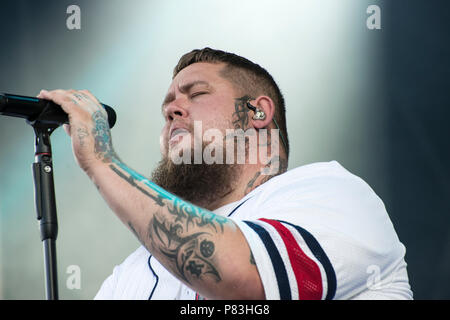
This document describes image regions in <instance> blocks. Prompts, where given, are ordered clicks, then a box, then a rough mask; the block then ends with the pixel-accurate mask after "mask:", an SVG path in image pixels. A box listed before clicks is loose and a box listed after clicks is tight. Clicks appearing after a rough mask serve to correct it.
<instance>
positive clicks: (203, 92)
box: [191, 91, 208, 99]
mask: <svg viewBox="0 0 450 320" xmlns="http://www.w3.org/2000/svg"><path fill="white" fill-rule="evenodd" d="M207 93H208V92H206V91H198V92H194V93H193V94H191V99H192V98H195V97H198V96H200V95H202V94H207Z"/></svg>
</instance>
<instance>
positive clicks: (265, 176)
mask: <svg viewBox="0 0 450 320" xmlns="http://www.w3.org/2000/svg"><path fill="white" fill-rule="evenodd" d="M266 169H270V165H266V166H263V165H260V164H258V165H244V167H243V168H242V169H241V171H240V173H239V180H238V181H237V182H236V184H235V187H234V188H233V189H232V190H231V191H230V192H228V193H227V194H225V195H224V196H222V197H220V198H219V199H217V200H215V201H213V202H211V203H209V204H207V205H206V206H205V208H206V209H208V210H211V211H213V210H216V209H218V208H220V207H222V206H224V205H227V204H229V203H232V202H235V201H239V200H241V199H242V198H243V197H245V196H246V195H247V194H248V193H250V192H252V191H253V190H255V189H256V188H257V187H259V186H261V185H262V184H264V183H265V182H267V181H268V180H270V179H271V178H273V177H275V176H277V175H279V174H281V173H284V172H285V171H286V169H287V168H286V164H285V161H284V160H281V159H280V166H279V168H278V170H274V171H270V170H266Z"/></svg>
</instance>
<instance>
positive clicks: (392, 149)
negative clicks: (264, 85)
mask: <svg viewBox="0 0 450 320" xmlns="http://www.w3.org/2000/svg"><path fill="white" fill-rule="evenodd" d="M74 5H75V6H74ZM448 12H449V5H448V4H447V3H446V2H445V1H428V2H426V1H401V2H400V1H389V3H388V1H380V0H370V1H369V0H340V1H334V0H321V1H317V0H309V1H299V0H292V1H287V0H283V1H262V0H257V1H256V0H255V1H249V0H246V1H238V0H233V1H206V0H196V1H183V2H182V1H175V0H170V1H162V0H161V1H148V0H142V1H138V0H132V1H118V0H97V1H87V0H79V1H61V0H58V1H45V2H37V1H31V0H28V1H25V0H22V1H8V2H5V1H3V2H1V4H0V38H1V39H2V40H1V49H0V70H1V73H0V92H7V93H14V94H20V95H30V96H34V95H37V94H38V92H39V91H40V90H41V89H57V88H63V89H70V88H73V89H88V90H90V91H91V92H92V93H93V94H94V95H95V96H96V97H98V99H99V100H100V101H102V102H104V103H106V104H109V105H111V106H113V107H114V108H115V110H116V112H117V117H118V119H117V124H116V126H115V127H114V129H113V130H112V136H113V143H114V147H115V149H116V151H117V153H118V154H119V156H120V157H121V159H123V160H124V161H125V162H126V163H127V164H128V165H129V166H130V167H132V168H134V169H135V170H137V171H138V172H140V173H142V174H144V175H149V174H150V172H151V170H152V169H153V168H154V167H155V165H156V163H157V161H158V160H159V159H160V154H159V133H160V130H161V128H162V126H163V118H162V116H160V105H161V102H162V99H163V97H164V95H165V93H166V91H167V89H168V87H169V85H170V82H171V74H172V69H173V67H174V66H175V65H176V63H177V61H178V59H179V57H180V56H181V55H182V54H184V53H186V52H188V51H190V50H192V49H194V48H202V47H205V46H210V47H213V48H218V49H222V50H226V51H231V52H235V53H237V54H240V55H243V56H245V57H247V58H249V59H251V60H253V61H254V62H256V63H259V64H261V65H262V66H263V67H265V68H266V69H267V70H268V71H269V72H270V73H271V74H272V75H273V76H274V78H275V80H276V81H277V82H278V84H279V86H280V88H281V90H282V92H283V93H284V95H285V99H286V103H287V117H288V118H287V122H288V131H289V138H290V143H291V146H292V147H291V150H292V151H291V157H290V163H289V168H295V167H297V166H300V165H304V164H308V163H311V162H318V161H330V160H337V161H338V162H340V163H341V164H342V165H343V166H344V167H346V168H347V169H348V170H350V171H351V172H353V173H355V174H356V175H358V176H360V177H362V178H363V179H364V180H366V181H367V182H368V183H369V184H370V185H371V187H372V188H373V189H374V191H375V192H376V193H377V194H378V195H379V196H380V197H381V198H382V199H383V200H384V202H385V205H386V208H387V210H388V212H389V214H390V217H391V219H392V221H393V223H394V226H395V228H396V230H397V232H398V235H399V237H400V239H401V241H402V242H403V243H404V244H405V246H406V248H407V255H406V261H407V263H408V266H409V275H410V279H411V285H412V289H413V291H414V293H415V297H416V298H422V299H435V298H450V289H449V286H448V284H449V283H450V272H449V270H450V231H449V225H450V217H449V213H450V210H449V208H450V203H449V196H450V185H449V183H450V182H449V181H450V180H449V177H450V174H449V165H448V164H449V163H450V159H449V158H450V156H449V147H448V137H450V134H449V133H450V132H449V129H448V124H447V122H448V118H449V116H450V114H449V110H448V106H449V94H448V91H447V88H448V80H447V79H448V77H449V62H448V56H449V42H448V34H446V30H449V29H450V28H449V22H448V21H450V19H449V13H448ZM52 146H53V161H54V174H55V184H56V197H57V210H58V219H59V236H58V240H57V258H58V276H59V289H60V297H61V299H91V298H93V297H94V295H95V294H96V292H97V291H98V289H99V288H100V286H101V284H102V282H103V281H104V279H106V277H107V276H108V275H109V274H111V272H112V270H113V267H114V266H115V265H117V264H120V263H121V262H122V261H123V260H124V259H125V258H126V257H127V256H128V255H129V254H130V253H131V252H132V251H134V250H135V249H136V248H137V247H138V246H139V242H138V241H137V240H136V239H135V238H134V236H133V235H132V234H131V232H129V231H128V230H127V228H126V227H125V226H123V225H122V224H121V223H120V222H119V220H118V219H117V218H116V217H115V215H114V213H113V212H112V211H111V210H110V209H109V208H108V207H107V205H106V204H105V202H104V201H103V199H102V198H101V197H100V195H99V194H98V192H97V190H96V188H95V187H94V185H93V184H92V183H91V182H90V181H89V179H88V178H87V176H86V175H85V174H84V173H83V172H82V171H81V170H80V169H79V168H78V166H77V165H76V163H75V161H74V159H73V156H72V150H71V146H70V140H69V138H68V137H67V136H66V134H65V133H64V131H63V130H62V129H61V128H59V129H57V130H56V131H55V132H54V134H53V135H52ZM33 148H34V134H33V130H32V128H31V127H30V126H29V125H27V124H26V123H25V121H24V120H21V119H16V118H9V117H2V116H0V228H1V229H0V230H1V237H0V250H1V252H0V298H2V299H43V298H45V295H44V267H43V253H42V244H41V242H40V238H39V228H38V224H37V220H36V213H35V207H34V195H33V192H34V190H33V180H32V175H31V164H32V162H33V161H34V150H33ZM369 276H370V274H368V277H369Z"/></svg>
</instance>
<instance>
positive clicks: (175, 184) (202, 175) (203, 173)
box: [151, 145, 240, 210]
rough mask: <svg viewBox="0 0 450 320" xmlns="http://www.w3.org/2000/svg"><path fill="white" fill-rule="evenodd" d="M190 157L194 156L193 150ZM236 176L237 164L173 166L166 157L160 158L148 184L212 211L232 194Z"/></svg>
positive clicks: (237, 172) (238, 168) (192, 162)
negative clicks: (152, 183) (150, 183)
mask: <svg viewBox="0 0 450 320" xmlns="http://www.w3.org/2000/svg"><path fill="white" fill-rule="evenodd" d="M204 148H205V145H204V146H203V149H204ZM224 152H225V151H224ZM191 154H192V155H193V154H194V152H193V150H192V152H191ZM239 174H240V166H239V165H236V164H218V163H212V164H206V163H204V162H202V163H200V164H195V163H194V161H193V159H192V161H191V164H189V163H181V164H174V163H173V162H172V161H171V159H170V158H169V157H167V156H163V158H162V159H161V160H160V161H159V163H158V165H157V167H156V168H155V170H153V172H152V174H151V180H152V181H153V182H154V183H156V184H157V185H159V186H160V187H162V188H164V189H165V190H167V191H169V192H170V193H173V194H175V195H177V196H178V197H180V198H182V199H184V200H186V201H189V202H191V203H192V204H195V205H197V206H200V207H203V208H206V209H209V210H214V209H216V208H215V205H214V204H215V203H217V202H218V200H220V199H222V198H224V197H225V196H226V195H228V194H230V193H231V192H233V190H235V188H236V182H237V180H238V179H237V178H238V177H239Z"/></svg>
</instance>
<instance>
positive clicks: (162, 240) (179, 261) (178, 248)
mask: <svg viewBox="0 0 450 320" xmlns="http://www.w3.org/2000/svg"><path fill="white" fill-rule="evenodd" d="M112 162H113V164H111V165H110V168H111V170H113V171H114V172H115V173H116V174H117V175H118V176H119V177H121V178H122V179H124V180H125V181H126V182H128V183H129V184H130V185H131V186H133V187H135V188H136V189H138V190H139V191H140V192H141V193H143V194H144V195H146V196H147V197H149V198H151V199H152V200H153V201H154V203H155V204H156V205H157V206H158V207H160V208H159V209H158V210H156V212H154V214H153V215H152V217H151V218H150V222H149V224H148V228H147V232H148V234H147V235H146V236H145V237H147V239H148V240H150V241H148V242H147V243H146V244H147V248H148V249H149V250H150V249H152V250H150V251H151V252H153V253H155V250H157V251H158V252H159V253H161V255H162V257H163V258H165V259H166V260H167V261H168V265H169V266H168V269H169V270H172V272H174V273H175V274H176V275H178V277H179V278H180V279H182V280H184V281H185V282H186V283H191V281H192V280H193V279H202V278H203V277H210V278H212V279H213V280H215V281H220V280H221V276H220V273H219V270H218V268H217V266H216V261H215V253H216V244H215V243H214V238H215V235H217V234H222V233H223V232H224V227H225V225H226V224H228V223H230V222H229V220H228V219H227V218H225V217H222V216H219V215H216V214H214V213H213V212H211V211H209V210H206V209H203V208H201V207H198V206H195V205H193V204H191V203H189V202H187V201H184V200H182V199H180V198H178V197H177V196H175V195H173V194H171V193H169V192H167V191H166V190H164V189H162V188H161V187H159V186H158V185H156V184H154V183H153V182H151V181H150V180H148V179H146V178H144V177H143V176H141V175H139V174H138V173H136V172H135V171H133V170H132V169H130V168H128V167H127V166H126V165H125V164H123V163H122V162H120V161H118V160H117V159H114V158H113V160H112ZM144 186H146V187H148V188H149V189H150V190H149V189H145V188H143V187H144ZM129 226H130V228H131V230H132V231H133V230H134V232H135V231H136V230H135V229H134V228H132V225H131V224H129ZM138 239H140V238H139V237H138ZM144 243H145V241H144Z"/></svg>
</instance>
